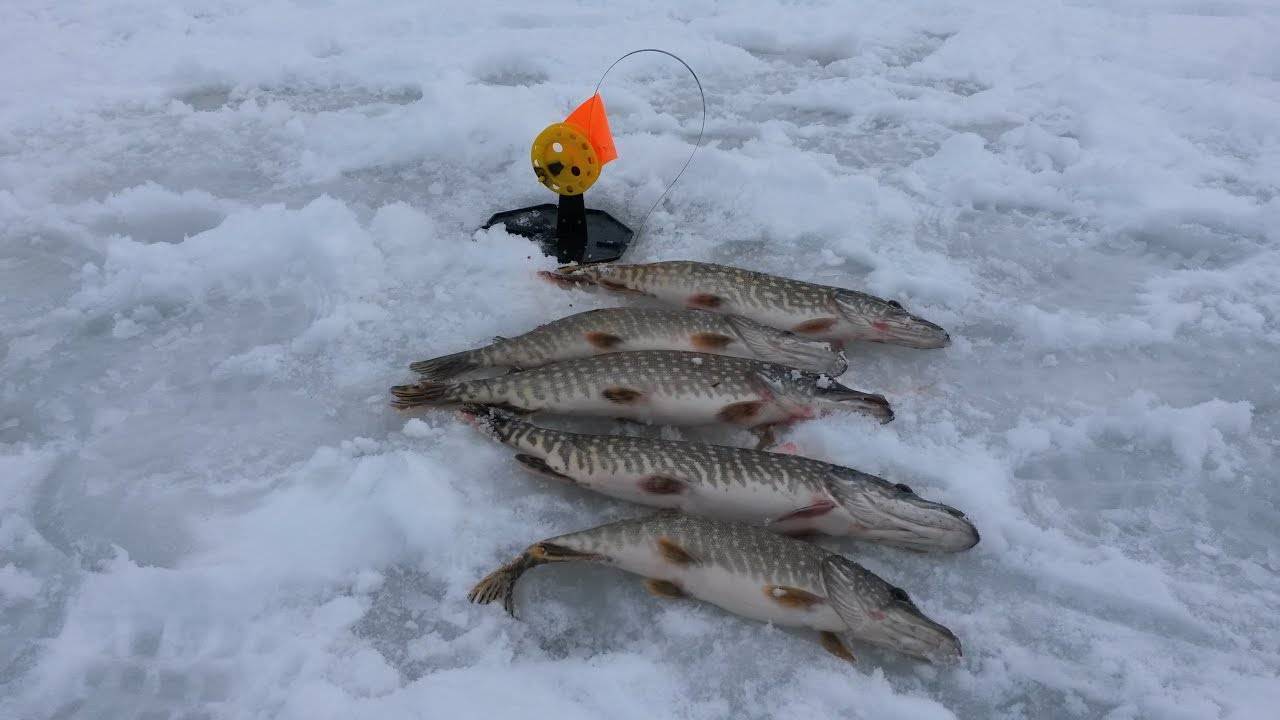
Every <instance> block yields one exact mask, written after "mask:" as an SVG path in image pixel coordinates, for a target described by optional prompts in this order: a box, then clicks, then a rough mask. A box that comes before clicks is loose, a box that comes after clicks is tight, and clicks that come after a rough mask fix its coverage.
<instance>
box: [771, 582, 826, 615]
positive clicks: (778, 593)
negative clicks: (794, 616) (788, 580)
mask: <svg viewBox="0 0 1280 720" xmlns="http://www.w3.org/2000/svg"><path fill="white" fill-rule="evenodd" d="M764 594H765V595H766V596H767V597H768V598H769V599H770V600H772V601H774V602H776V603H778V604H779V605H781V606H783V607H788V608H795V609H796V610H808V609H810V608H812V607H816V606H818V605H821V604H822V603H824V602H826V600H825V599H823V597H822V596H821V595H814V594H813V593H811V592H809V591H808V590H801V589H800V588H796V587H788V586H786V585H765V586H764Z"/></svg>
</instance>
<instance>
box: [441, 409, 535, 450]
mask: <svg viewBox="0 0 1280 720" xmlns="http://www.w3.org/2000/svg"><path fill="white" fill-rule="evenodd" d="M458 417H460V418H462V420H463V421H464V422H466V423H467V424H469V425H471V426H472V427H474V428H475V429H477V430H479V431H480V432H481V433H483V434H484V435H487V436H489V437H490V438H492V439H494V440H497V441H498V442H500V443H505V442H507V441H509V440H510V439H511V437H512V436H513V435H515V433H516V432H517V431H518V430H520V429H521V428H522V427H524V426H525V425H527V424H528V423H526V422H525V421H524V420H523V419H522V418H521V417H520V416H519V415H517V414H515V413H513V412H511V411H510V410H505V409H503V408H499V407H494V406H492V405H475V404H467V405H463V406H462V407H461V408H459V409H458Z"/></svg>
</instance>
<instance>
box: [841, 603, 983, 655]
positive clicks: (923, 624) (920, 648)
mask: <svg viewBox="0 0 1280 720" xmlns="http://www.w3.org/2000/svg"><path fill="white" fill-rule="evenodd" d="M863 639H864V640H866V641H867V642H870V643H871V644H873V645H878V646H880V647H883V648H888V649H890V650H894V651H897V652H900V653H902V654H904V655H910V656H911V657H914V658H917V659H919V660H927V661H928V662H932V663H940V664H950V663H956V662H959V661H960V658H962V657H964V650H963V649H962V648H961V647H960V638H958V637H956V634H955V633H953V632H951V630H950V629H949V628H947V627H946V626H945V625H942V624H941V623H938V622H935V621H934V620H932V619H930V618H929V617H927V616H926V615H925V614H924V613H922V612H920V611H919V610H917V609H915V608H914V607H907V606H904V605H902V604H899V605H898V606H897V607H894V608H892V609H889V610H888V611H887V612H886V613H885V619H884V620H883V621H881V622H880V623H879V630H878V631H877V632H876V633H875V634H874V635H873V636H871V637H864V638H863Z"/></svg>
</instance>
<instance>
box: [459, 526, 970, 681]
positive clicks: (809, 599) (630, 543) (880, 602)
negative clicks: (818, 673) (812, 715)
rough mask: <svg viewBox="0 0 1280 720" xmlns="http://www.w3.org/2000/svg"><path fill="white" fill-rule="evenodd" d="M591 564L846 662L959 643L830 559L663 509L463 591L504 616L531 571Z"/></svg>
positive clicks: (538, 551) (954, 654)
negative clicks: (799, 638) (871, 649)
mask: <svg viewBox="0 0 1280 720" xmlns="http://www.w3.org/2000/svg"><path fill="white" fill-rule="evenodd" d="M578 560H582V561H588V562H598V563H603V564H606V565H613V566H615V567H618V568H621V569H622V570H625V571H627V572H630V573H634V574H636V575H640V576H642V577H644V578H647V580H646V586H647V587H648V589H649V591H650V592H651V593H653V594H654V595H657V596H660V597H669V598H678V597H685V596H689V597H694V598H697V599H699V600H703V601H706V602H709V603H711V604H713V605H718V606H720V607H722V608H724V609H725V610H728V611H730V612H733V613H736V614H738V615H742V616H745V617H749V618H752V619H755V620H761V621H764V622H772V623H776V624H778V625H789V626H798V627H808V628H812V629H814V630H817V631H819V632H820V633H821V636H820V638H821V642H822V646H823V647H824V648H826V649H827V650H828V651H829V652H831V653H832V654H834V655H837V656H838V657H841V658H844V659H846V660H853V654H852V653H851V652H849V650H848V648H846V647H845V640H859V641H863V642H867V643H870V644H872V645H878V646H881V647H885V648H889V649H891V650H896V651H898V652H902V653H906V654H907V655H911V656H913V657H917V658H921V659H925V660H934V661H947V660H953V659H956V658H958V657H959V656H960V655H961V654H962V653H961V650H960V641H959V640H958V639H957V638H956V636H955V634H954V633H952V632H951V631H950V630H948V629H947V628H945V627H943V626H942V625H940V624H938V623H936V622H934V621H933V620H931V619H929V618H928V617H927V616H926V615H925V614H924V613H923V612H921V611H920V608H918V607H916V605H915V603H913V602H912V601H911V598H910V597H909V596H908V595H907V593H906V592H904V591H903V590H902V589H901V588H897V587H894V586H893V585H890V584H889V583H888V582H885V581H884V580H883V579H881V578H880V577H879V576H877V575H875V574H874V573H872V572H870V571H868V570H867V569H865V568H863V567H862V566H861V565H858V564H857V563H855V562H853V561H851V560H848V559H847V558H845V557H842V556H840V555H837V554H836V553H833V552H830V551H828V550H824V549H823V548H821V547H819V546H817V545H813V544H810V543H806V542H804V541H802V540H795V539H792V538H788V537H785V536H782V535H777V534H774V533H771V532H769V531H767V530H764V529H762V528H759V527H756V526H752V525H746V524H742V523H730V522H724V521H720V520H711V519H708V518H699V517H695V516H691V515H681V514H680V513H677V512H673V511H665V512H660V513H658V514H656V515H651V516H649V517H645V518H640V519H636V520H623V521H621V522H615V523H610V524H608V525H601V526H599V527H596V528H592V529H590V530H583V531H581V532H575V533H569V534H567V535H560V536H558V537H553V538H548V539H546V540H543V541H541V542H537V543H534V544H533V545H531V546H529V548H528V549H527V550H525V551H524V552H523V553H521V554H520V556H519V557H517V558H516V559H515V560H513V561H511V562H510V563H508V564H506V565H504V566H502V567H501V568H499V569H497V570H495V571H494V572H492V573H490V574H489V575H488V576H487V577H485V578H484V579H483V580H481V581H480V582H479V583H478V584H477V585H476V586H475V588H473V589H472V590H471V593H470V594H469V595H468V597H469V598H470V599H471V601H472V602H476V603H485V604H487V603H491V602H494V601H495V600H501V601H502V604H503V607H505V608H506V610H507V612H509V613H512V614H514V598H513V596H514V592H515V585H516V581H518V580H519V579H520V576H521V575H523V574H524V573H525V572H527V571H528V570H529V569H531V568H534V567H537V566H538V565H545V564H547V563H555V562H569V561H578Z"/></svg>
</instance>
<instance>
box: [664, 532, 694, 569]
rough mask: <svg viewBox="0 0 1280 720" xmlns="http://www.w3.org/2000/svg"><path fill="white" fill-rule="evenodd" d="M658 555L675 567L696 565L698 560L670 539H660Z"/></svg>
mask: <svg viewBox="0 0 1280 720" xmlns="http://www.w3.org/2000/svg"><path fill="white" fill-rule="evenodd" d="M657 545H658V554H659V555H661V556H662V559H664V560H666V561H667V562H669V563H672V564H674V565H696V564H697V563H698V558H697V557H695V556H694V555H693V554H692V553H690V552H689V551H688V550H685V549H684V548H683V547H681V546H680V544H679V543H677V542H676V541H675V540H672V539H671V538H669V537H660V538H658V543H657Z"/></svg>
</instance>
